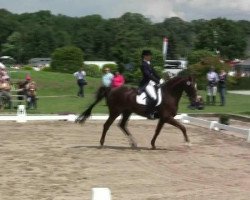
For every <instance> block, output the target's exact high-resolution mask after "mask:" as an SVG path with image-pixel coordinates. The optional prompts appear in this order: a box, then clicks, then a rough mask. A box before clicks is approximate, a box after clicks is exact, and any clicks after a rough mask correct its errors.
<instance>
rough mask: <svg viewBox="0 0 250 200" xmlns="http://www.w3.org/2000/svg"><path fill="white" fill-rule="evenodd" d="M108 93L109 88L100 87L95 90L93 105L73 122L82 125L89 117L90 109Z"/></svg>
mask: <svg viewBox="0 0 250 200" xmlns="http://www.w3.org/2000/svg"><path fill="white" fill-rule="evenodd" d="M109 91H110V88H107V87H104V86H101V87H100V88H99V89H98V90H97V93H96V99H95V101H94V103H92V104H91V105H90V106H89V107H88V108H87V109H86V110H85V111H83V112H82V114H80V115H79V117H78V118H77V119H76V120H75V122H76V123H81V124H82V123H84V122H85V121H86V119H88V118H89V117H90V115H91V112H92V109H93V108H94V107H95V105H96V104H98V103H99V102H100V101H101V100H102V99H103V98H104V97H106V96H107V94H108V92H109Z"/></svg>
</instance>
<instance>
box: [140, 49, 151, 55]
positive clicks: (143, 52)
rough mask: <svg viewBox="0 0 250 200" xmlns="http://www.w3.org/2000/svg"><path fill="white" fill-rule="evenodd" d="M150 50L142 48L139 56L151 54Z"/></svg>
mask: <svg viewBox="0 0 250 200" xmlns="http://www.w3.org/2000/svg"><path fill="white" fill-rule="evenodd" d="M151 55H152V52H151V51H150V50H143V51H142V54H141V56H142V57H143V56H151Z"/></svg>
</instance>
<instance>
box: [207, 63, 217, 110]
mask: <svg viewBox="0 0 250 200" xmlns="http://www.w3.org/2000/svg"><path fill="white" fill-rule="evenodd" d="M218 80H219V78H218V74H217V73H216V72H215V71H214V67H213V66H211V68H210V70H209V72H208V73H207V81H208V85H207V104H208V105H209V104H211V103H212V104H213V105H215V102H216V93H217V83H218Z"/></svg>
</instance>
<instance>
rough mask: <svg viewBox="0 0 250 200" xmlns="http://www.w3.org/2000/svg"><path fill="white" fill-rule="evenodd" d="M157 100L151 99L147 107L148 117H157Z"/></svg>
mask: <svg viewBox="0 0 250 200" xmlns="http://www.w3.org/2000/svg"><path fill="white" fill-rule="evenodd" d="M156 103H157V102H156V100H153V99H150V100H149V102H148V105H147V108H146V115H147V118H148V119H155V105H156Z"/></svg>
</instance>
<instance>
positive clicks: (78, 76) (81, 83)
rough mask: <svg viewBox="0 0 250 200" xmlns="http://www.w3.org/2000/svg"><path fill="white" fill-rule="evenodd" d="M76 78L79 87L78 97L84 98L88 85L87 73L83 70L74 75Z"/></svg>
mask: <svg viewBox="0 0 250 200" xmlns="http://www.w3.org/2000/svg"><path fill="white" fill-rule="evenodd" d="M74 76H75V77H76V79H77V85H78V87H79V91H78V93H77V96H79V97H84V85H86V84H87V82H86V80H85V77H86V72H85V71H84V70H83V69H82V68H81V69H79V71H77V72H75V73H74Z"/></svg>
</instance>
